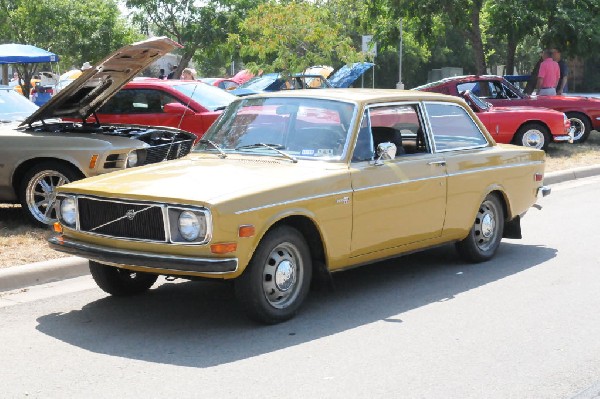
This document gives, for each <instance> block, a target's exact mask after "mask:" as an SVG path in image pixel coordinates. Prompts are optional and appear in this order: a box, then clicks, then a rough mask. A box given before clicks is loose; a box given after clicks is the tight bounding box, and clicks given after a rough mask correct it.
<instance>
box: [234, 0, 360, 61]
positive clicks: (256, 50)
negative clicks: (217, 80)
mask: <svg viewBox="0 0 600 399" xmlns="http://www.w3.org/2000/svg"><path fill="white" fill-rule="evenodd" d="M229 42H230V43H232V44H233V45H235V46H238V48H239V51H240V54H241V55H242V56H243V57H248V59H250V60H252V61H251V62H249V63H248V67H250V68H251V69H254V70H257V69H264V70H272V71H289V72H297V71H302V70H304V69H305V68H306V67H308V66H311V65H339V64H340V63H342V64H347V63H351V62H355V61H360V60H363V59H364V56H363V54H361V53H360V51H358V50H357V49H356V47H355V46H354V44H353V42H352V39H351V38H350V37H348V36H347V35H345V34H344V29H343V26H342V25H341V24H340V23H339V22H338V21H336V20H335V19H334V15H332V12H331V10H330V9H328V8H326V7H322V6H319V5H318V4H309V3H305V2H296V1H292V2H289V3H276V2H269V3H265V4H261V5H259V6H258V7H256V8H255V9H253V10H252V11H250V13H249V14H248V16H247V18H246V19H244V20H243V21H242V23H241V24H240V33H239V34H231V35H230V38H229Z"/></svg>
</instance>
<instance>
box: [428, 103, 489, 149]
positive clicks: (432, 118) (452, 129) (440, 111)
mask: <svg viewBox="0 0 600 399" xmlns="http://www.w3.org/2000/svg"><path fill="white" fill-rule="evenodd" d="M425 109H426V110H427V114H428V116H429V123H430V125H431V131H432V136H433V141H434V143H435V150H436V151H448V150H458V149H467V148H477V147H484V146H487V145H488V141H487V140H486V138H485V136H484V135H483V133H482V132H481V130H479V127H478V126H477V124H476V123H475V122H474V121H473V119H471V117H470V116H469V114H468V113H467V111H466V110H465V109H464V108H463V107H461V106H460V105H458V104H442V103H425Z"/></svg>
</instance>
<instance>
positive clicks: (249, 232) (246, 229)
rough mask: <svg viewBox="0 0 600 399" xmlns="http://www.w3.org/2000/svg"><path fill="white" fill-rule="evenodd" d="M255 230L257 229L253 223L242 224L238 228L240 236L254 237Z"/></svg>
mask: <svg viewBox="0 0 600 399" xmlns="http://www.w3.org/2000/svg"><path fill="white" fill-rule="evenodd" d="M255 232H256V229H255V228H254V226H252V225H251V224H246V225H243V226H240V228H239V229H238V237H252V236H254V233H255Z"/></svg>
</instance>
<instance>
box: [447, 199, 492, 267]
mask: <svg viewBox="0 0 600 399" xmlns="http://www.w3.org/2000/svg"><path fill="white" fill-rule="evenodd" d="M503 232H504V210H503V208H502V204H501V203H500V200H499V199H498V197H497V196H496V195H495V194H489V195H488V196H487V197H485V199H484V200H483V202H482V203H481V205H480V206H479V209H478V210H477V216H475V222H474V223H473V227H471V231H469V235H468V236H467V237H466V238H465V239H463V240H462V241H459V242H458V243H456V249H457V250H458V253H459V254H460V255H461V256H462V258H463V259H465V260H466V261H469V262H475V263H477V262H485V261H487V260H490V259H491V258H492V257H493V256H494V255H495V254H496V250H497V249H498V246H499V245H500V240H502V234H503Z"/></svg>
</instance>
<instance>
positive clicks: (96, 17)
mask: <svg viewBox="0 0 600 399" xmlns="http://www.w3.org/2000/svg"><path fill="white" fill-rule="evenodd" d="M139 38H140V36H139V34H137V33H136V31H135V30H134V29H133V28H132V27H130V26H128V24H127V21H126V20H125V19H124V18H123V17H122V16H121V13H120V11H119V8H118V6H117V3H116V1H115V0H87V1H85V2H81V1H76V0H36V1H29V0H0V42H2V43H21V44H30V45H33V46H36V47H39V48H43V49H46V50H49V51H52V52H53V53H56V54H58V55H59V57H60V58H61V62H60V65H61V66H62V67H63V68H68V67H70V66H72V65H81V63H82V62H83V61H90V62H96V61H99V60H101V59H102V58H104V57H105V56H106V55H107V54H109V53H111V52H112V51H114V50H116V49H117V48H119V47H121V46H123V45H124V44H127V43H131V42H132V41H135V40H136V39H139ZM39 67H40V65H37V64H22V65H19V66H18V70H19V72H20V75H21V77H22V78H23V79H24V82H23V83H24V86H29V81H30V79H31V76H32V75H34V74H35V73H36V72H37V70H38V68H39ZM28 93H29V88H28V87H25V90H24V94H25V95H27V94H28Z"/></svg>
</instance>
